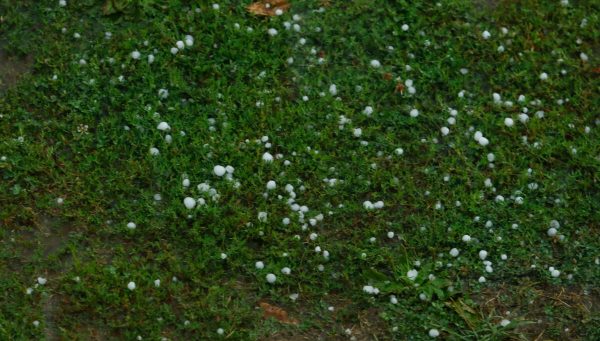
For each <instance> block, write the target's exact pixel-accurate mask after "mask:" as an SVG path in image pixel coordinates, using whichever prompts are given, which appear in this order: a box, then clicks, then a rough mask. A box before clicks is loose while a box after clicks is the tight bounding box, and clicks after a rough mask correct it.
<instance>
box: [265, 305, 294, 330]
mask: <svg viewBox="0 0 600 341" xmlns="http://www.w3.org/2000/svg"><path fill="white" fill-rule="evenodd" d="M259 306H260V307H261V308H262V310H263V318H264V319H268V318H269V317H273V318H275V319H276V320H278V321H279V322H282V323H286V324H293V325H297V324H298V323H299V322H298V320H296V319H293V318H290V317H289V316H288V313H287V311H285V310H283V309H281V308H279V307H276V306H274V305H271V304H269V303H267V302H261V303H259Z"/></svg>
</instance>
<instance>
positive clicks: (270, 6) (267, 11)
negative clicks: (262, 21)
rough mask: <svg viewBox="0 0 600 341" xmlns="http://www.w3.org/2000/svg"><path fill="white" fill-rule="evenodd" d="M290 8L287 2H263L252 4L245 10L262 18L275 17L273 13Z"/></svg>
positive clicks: (267, 0) (270, 0)
mask: <svg viewBox="0 0 600 341" xmlns="http://www.w3.org/2000/svg"><path fill="white" fill-rule="evenodd" d="M289 8H290V4H289V3H288V2H287V0H263V1H257V2H253V3H251V4H250V5H248V7H246V9H247V10H248V12H250V13H252V14H254V15H262V16H269V17H273V16H275V15H276V14H275V11H277V10H278V9H280V10H281V11H283V12H285V11H287V10H288V9H289Z"/></svg>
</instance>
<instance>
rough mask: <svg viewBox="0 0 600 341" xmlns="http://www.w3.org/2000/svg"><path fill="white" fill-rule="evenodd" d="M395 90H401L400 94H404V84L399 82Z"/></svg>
mask: <svg viewBox="0 0 600 341" xmlns="http://www.w3.org/2000/svg"><path fill="white" fill-rule="evenodd" d="M394 92H399V93H400V94H404V84H402V83H398V84H396V89H395V90H394Z"/></svg>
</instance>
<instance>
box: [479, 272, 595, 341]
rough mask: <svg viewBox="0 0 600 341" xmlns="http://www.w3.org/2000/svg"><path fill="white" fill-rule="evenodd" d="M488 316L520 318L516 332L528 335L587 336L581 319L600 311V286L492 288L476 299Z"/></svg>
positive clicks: (550, 336) (554, 337) (508, 286)
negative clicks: (596, 287)
mask: <svg viewBox="0 0 600 341" xmlns="http://www.w3.org/2000/svg"><path fill="white" fill-rule="evenodd" d="M476 301H477V302H478V303H479V306H480V307H481V309H482V310H483V311H484V312H486V313H488V314H489V316H496V317H497V319H498V322H499V321H500V319H501V318H508V319H509V320H514V321H520V322H523V323H520V325H519V326H518V327H517V328H516V329H515V331H516V332H518V333H520V334H522V335H524V336H525V337H526V338H528V339H532V340H533V339H537V338H539V339H546V338H551V339H561V340H574V339H580V338H585V336H586V330H583V329H581V326H582V324H581V323H582V321H583V322H584V323H585V322H586V321H587V322H590V321H591V320H592V317H593V316H598V314H599V313H600V290H598V289H595V288H594V289H591V290H590V289H584V288H581V287H575V286H571V287H561V286H549V285H543V284H540V283H522V285H520V286H519V287H516V286H511V285H506V286H501V287H499V288H494V289H489V290H486V291H484V292H483V293H482V295H481V296H479V297H478V299H477V300H476Z"/></svg>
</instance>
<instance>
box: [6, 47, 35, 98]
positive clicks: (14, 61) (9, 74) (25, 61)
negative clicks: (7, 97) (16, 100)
mask: <svg viewBox="0 0 600 341" xmlns="http://www.w3.org/2000/svg"><path fill="white" fill-rule="evenodd" d="M32 66H33V56H31V55H27V56H24V57H17V56H10V55H9V54H8V53H7V52H6V51H4V49H2V48H0V92H4V91H5V90H7V89H9V88H11V87H13V86H15V85H16V84H17V83H18V81H19V79H20V78H21V77H22V76H23V74H25V73H28V72H29V71H31V68H32Z"/></svg>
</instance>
